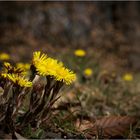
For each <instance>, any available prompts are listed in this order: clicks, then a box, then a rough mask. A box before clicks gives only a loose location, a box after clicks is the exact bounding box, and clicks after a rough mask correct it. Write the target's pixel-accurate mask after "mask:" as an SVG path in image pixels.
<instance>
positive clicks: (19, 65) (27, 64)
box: [16, 62, 31, 70]
mask: <svg viewBox="0 0 140 140" xmlns="http://www.w3.org/2000/svg"><path fill="white" fill-rule="evenodd" d="M30 66H31V65H30V64H29V63H22V62H19V63H17V64H16V67H17V68H21V69H24V70H29V69H30Z"/></svg>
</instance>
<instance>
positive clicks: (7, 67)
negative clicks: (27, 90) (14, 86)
mask: <svg viewBox="0 0 140 140" xmlns="http://www.w3.org/2000/svg"><path fill="white" fill-rule="evenodd" d="M4 68H5V69H4V73H8V74H9V73H10V74H12V73H14V74H22V75H24V74H25V71H24V70H23V69H21V68H18V67H13V66H12V65H11V64H10V63H8V62H4Z"/></svg>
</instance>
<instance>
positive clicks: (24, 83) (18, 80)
mask: <svg viewBox="0 0 140 140" xmlns="http://www.w3.org/2000/svg"><path fill="white" fill-rule="evenodd" d="M7 77H8V79H9V80H10V81H12V82H13V83H14V84H16V85H19V86H20V87H31V86H32V82H30V81H28V79H25V77H23V76H19V75H17V74H8V76H7Z"/></svg>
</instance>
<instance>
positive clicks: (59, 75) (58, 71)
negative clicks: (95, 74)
mask: <svg viewBox="0 0 140 140" xmlns="http://www.w3.org/2000/svg"><path fill="white" fill-rule="evenodd" d="M33 65H34V66H35V68H36V71H37V73H38V74H39V75H42V76H48V75H50V76H52V77H54V79H55V80H57V81H63V82H65V83H66V84H70V83H72V81H74V80H75V79H76V75H75V74H74V73H73V72H72V71H70V70H68V69H66V68H65V67H64V66H63V63H62V62H59V61H57V60H56V59H53V58H50V57H47V55H45V54H42V55H41V53H40V52H35V53H34V55H33Z"/></svg>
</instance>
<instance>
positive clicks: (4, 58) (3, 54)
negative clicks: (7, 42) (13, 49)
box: [0, 53, 10, 60]
mask: <svg viewBox="0 0 140 140" xmlns="http://www.w3.org/2000/svg"><path fill="white" fill-rule="evenodd" d="M9 59H10V56H9V55H8V54H7V53H1V54H0V60H9Z"/></svg>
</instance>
